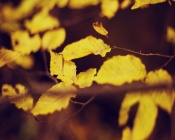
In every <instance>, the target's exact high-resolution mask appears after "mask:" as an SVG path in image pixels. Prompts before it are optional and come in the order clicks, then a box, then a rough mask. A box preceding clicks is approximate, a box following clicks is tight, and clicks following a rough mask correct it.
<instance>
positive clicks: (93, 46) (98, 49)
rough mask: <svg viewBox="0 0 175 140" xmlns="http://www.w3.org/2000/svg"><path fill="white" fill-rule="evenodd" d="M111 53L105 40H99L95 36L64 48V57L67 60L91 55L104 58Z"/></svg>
mask: <svg viewBox="0 0 175 140" xmlns="http://www.w3.org/2000/svg"><path fill="white" fill-rule="evenodd" d="M110 51H111V48H110V46H109V45H107V44H105V43H104V42H103V40H101V39H97V38H95V37H93V36H88V37H86V38H84V39H81V40H79V41H77V42H73V43H72V44H69V45H67V46H66V47H65V48H64V50H63V52H62V55H63V58H64V59H65V60H72V59H76V58H81V57H84V56H87V55H89V54H95V55H101V56H102V57H104V56H105V55H106V53H107V52H110Z"/></svg>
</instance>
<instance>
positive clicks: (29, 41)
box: [11, 30, 41, 54]
mask: <svg viewBox="0 0 175 140" xmlns="http://www.w3.org/2000/svg"><path fill="white" fill-rule="evenodd" d="M11 41H12V46H13V49H14V51H17V52H20V53H22V54H30V53H31V52H37V51H38V50H39V49H40V47H41V39H40V36H39V35H38V34H36V35H34V36H32V37H30V36H29V33H28V32H27V31H25V30H18V31H16V32H12V33H11Z"/></svg>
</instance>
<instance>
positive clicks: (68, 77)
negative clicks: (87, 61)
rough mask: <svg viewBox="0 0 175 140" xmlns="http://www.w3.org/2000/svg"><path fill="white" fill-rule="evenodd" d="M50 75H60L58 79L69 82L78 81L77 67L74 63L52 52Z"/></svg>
mask: <svg viewBox="0 0 175 140" xmlns="http://www.w3.org/2000/svg"><path fill="white" fill-rule="evenodd" d="M50 55H51V60H50V73H51V75H58V76H57V78H58V79H60V80H62V81H64V82H67V83H73V82H74V81H75V79H76V65H75V63H74V62H72V61H66V60H64V58H63V56H62V55H61V54H58V53H54V52H52V51H50Z"/></svg>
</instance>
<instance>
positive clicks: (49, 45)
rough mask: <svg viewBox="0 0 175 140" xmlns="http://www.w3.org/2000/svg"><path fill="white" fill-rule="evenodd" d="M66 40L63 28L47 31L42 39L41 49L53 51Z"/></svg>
mask: <svg viewBox="0 0 175 140" xmlns="http://www.w3.org/2000/svg"><path fill="white" fill-rule="evenodd" d="M65 38H66V31H65V29H64V28H59V29H56V30H51V31H47V32H45V33H44V36H43V38H42V49H44V50H46V49H47V50H53V49H56V48H57V47H59V46H60V45H61V44H62V43H63V42H64V40H65Z"/></svg>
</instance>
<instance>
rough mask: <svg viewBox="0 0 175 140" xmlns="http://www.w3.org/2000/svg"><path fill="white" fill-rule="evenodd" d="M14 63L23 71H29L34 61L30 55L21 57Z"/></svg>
mask: <svg viewBox="0 0 175 140" xmlns="http://www.w3.org/2000/svg"><path fill="white" fill-rule="evenodd" d="M15 63H16V64H17V65H19V66H21V67H22V68H24V69H31V68H32V67H33V65H34V59H33V57H32V56H31V55H21V56H20V57H18V58H17V59H16V60H15Z"/></svg>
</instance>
